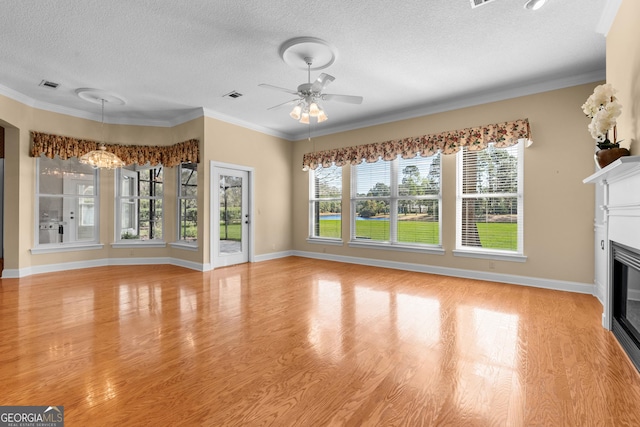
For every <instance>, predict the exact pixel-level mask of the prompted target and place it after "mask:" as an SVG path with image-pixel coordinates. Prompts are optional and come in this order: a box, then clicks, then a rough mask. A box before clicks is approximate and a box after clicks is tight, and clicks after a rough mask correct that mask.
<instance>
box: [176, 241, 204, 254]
mask: <svg viewBox="0 0 640 427" xmlns="http://www.w3.org/2000/svg"><path fill="white" fill-rule="evenodd" d="M169 246H171V247H172V248H176V249H184V250H186V251H194V252H195V251H197V250H198V244H197V243H185V242H173V243H169Z"/></svg>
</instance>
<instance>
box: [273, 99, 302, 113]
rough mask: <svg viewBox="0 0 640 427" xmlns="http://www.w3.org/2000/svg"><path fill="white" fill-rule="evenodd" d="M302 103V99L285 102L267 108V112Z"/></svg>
mask: <svg viewBox="0 0 640 427" xmlns="http://www.w3.org/2000/svg"><path fill="white" fill-rule="evenodd" d="M298 102H300V98H296V99H292V100H290V101H287V102H283V103H282V104H278V105H274V106H273V107H269V108H267V110H275V109H276V108H280V107H284V106H285V105H293V104H296V103H298Z"/></svg>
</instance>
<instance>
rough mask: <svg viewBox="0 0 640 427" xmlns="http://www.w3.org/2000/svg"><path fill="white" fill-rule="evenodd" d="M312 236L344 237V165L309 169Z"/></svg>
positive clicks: (310, 231) (324, 237)
mask: <svg viewBox="0 0 640 427" xmlns="http://www.w3.org/2000/svg"><path fill="white" fill-rule="evenodd" d="M309 180H310V188H309V195H310V196H309V215H310V216H311V219H310V221H309V224H310V230H309V236H310V237H311V238H323V239H341V238H342V167H339V166H336V165H332V166H331V167H328V168H323V167H321V166H319V167H318V168H317V169H315V170H311V171H309Z"/></svg>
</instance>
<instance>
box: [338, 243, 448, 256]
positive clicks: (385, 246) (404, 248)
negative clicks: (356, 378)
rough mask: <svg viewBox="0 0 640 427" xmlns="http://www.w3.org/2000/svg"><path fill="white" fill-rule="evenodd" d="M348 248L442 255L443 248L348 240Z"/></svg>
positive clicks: (443, 252)
mask: <svg viewBox="0 0 640 427" xmlns="http://www.w3.org/2000/svg"><path fill="white" fill-rule="evenodd" d="M349 247H350V248H366V249H382V250H386V251H399V252H418V253H423V254H433V255H444V254H445V250H444V249H442V246H412V245H403V244H393V245H392V244H389V243H373V242H359V241H351V242H349Z"/></svg>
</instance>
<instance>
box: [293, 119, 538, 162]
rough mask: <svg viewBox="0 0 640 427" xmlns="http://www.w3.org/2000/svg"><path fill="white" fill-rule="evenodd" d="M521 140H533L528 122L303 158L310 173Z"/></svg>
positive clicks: (384, 143) (459, 131) (423, 137)
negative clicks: (330, 168)
mask: <svg viewBox="0 0 640 427" xmlns="http://www.w3.org/2000/svg"><path fill="white" fill-rule="evenodd" d="M521 139H526V140H528V139H531V131H530V129H529V120H528V119H519V120H515V121H511V122H504V123H498V124H491V125H484V126H478V127H474V128H467V129H461V130H454V131H448V132H441V133H437V134H431V135H421V136H415V137H409V138H403V139H397V140H391V141H384V142H376V143H372V144H364V145H357V146H354V147H345V148H336V149H333V150H325V151H317V152H314V153H306V154H305V155H304V156H303V159H302V168H303V170H309V169H316V168H317V167H318V166H322V167H329V166H331V165H332V164H335V165H336V166H343V165H346V164H350V165H357V164H359V163H362V161H366V162H367V163H373V162H377V161H378V160H379V159H382V160H386V161H391V160H394V159H395V158H396V157H397V156H401V157H402V158H403V159H410V158H413V157H415V156H416V155H417V154H420V155H421V156H423V157H429V156H432V155H434V154H436V153H437V152H438V151H440V152H441V153H443V154H453V153H456V152H458V151H459V150H460V149H461V148H462V147H468V149H469V150H471V151H478V150H483V149H485V148H487V147H488V146H489V143H494V145H495V147H498V148H506V147H510V146H512V145H515V144H517V143H518V140H521Z"/></svg>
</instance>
